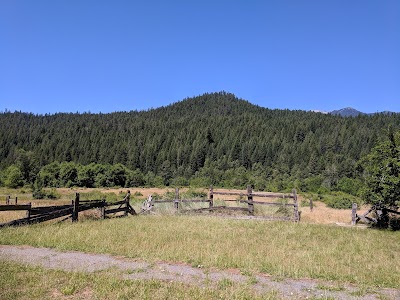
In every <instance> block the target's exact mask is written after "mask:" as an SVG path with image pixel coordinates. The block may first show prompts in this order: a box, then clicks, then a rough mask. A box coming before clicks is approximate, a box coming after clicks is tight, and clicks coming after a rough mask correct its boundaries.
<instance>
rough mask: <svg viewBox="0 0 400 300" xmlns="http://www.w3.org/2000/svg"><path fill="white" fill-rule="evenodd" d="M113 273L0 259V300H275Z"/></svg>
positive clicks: (235, 288)
mask: <svg viewBox="0 0 400 300" xmlns="http://www.w3.org/2000/svg"><path fill="white" fill-rule="evenodd" d="M122 275H123V274H122V273H119V272H117V271H115V270H109V271H107V272H105V271H103V272H97V273H92V274H85V273H76V272H64V271H58V270H45V269H42V268H39V267H29V266H25V265H22V264H17V263H10V262H5V261H1V260H0V286H1V289H0V299H4V300H6V299H10V300H11V299H13V300H14V299H60V298H61V299H64V298H65V299H276V298H277V296H276V293H275V292H271V293H269V294H264V295H257V294H255V293H254V292H251V291H250V289H249V287H248V286H246V285H222V284H220V285H217V286H216V287H214V288H213V287H202V288H201V287H195V286H188V285H184V284H180V283H167V282H162V281H157V280H147V281H145V280H137V281H132V280H124V279H122Z"/></svg>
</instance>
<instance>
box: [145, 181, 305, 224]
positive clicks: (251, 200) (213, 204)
mask: <svg viewBox="0 0 400 300" xmlns="http://www.w3.org/2000/svg"><path fill="white" fill-rule="evenodd" d="M215 195H223V196H237V198H238V199H223V200H218V201H216V199H215V198H214V196H215ZM258 198H270V199H281V200H282V201H279V202H276V201H277V200H275V202H269V201H259V200H258ZM218 202H222V203H224V202H235V203H236V204H245V205H246V204H247V206H239V205H236V206H230V205H217V203H218ZM161 203H173V204H174V208H175V211H176V212H178V213H179V212H180V213H185V212H204V211H207V212H212V211H222V212H223V211H240V212H243V213H245V214H247V215H248V216H250V217H252V216H254V217H255V214H254V211H255V209H254V207H255V206H258V205H260V206H265V205H268V206H276V207H285V208H289V209H290V208H291V209H292V210H293V211H292V212H291V213H290V215H289V216H287V215H286V216H272V215H264V216H257V218H262V219H270V220H272V219H274V220H287V221H290V220H292V221H295V222H299V221H300V212H299V205H298V199H297V193H296V190H295V189H293V191H292V193H290V194H280V193H268V194H267V193H255V192H253V189H252V187H251V186H248V187H247V190H246V191H244V192H219V191H214V188H213V187H210V190H209V193H208V198H207V199H181V198H180V194H179V189H178V188H176V189H175V198H174V199H167V200H165V199H161V200H152V199H151V197H150V198H149V200H148V201H147V202H145V203H144V206H143V208H142V212H149V211H151V210H152V208H153V207H155V206H157V205H159V204H161ZM185 203H206V204H208V206H207V207H202V208H195V209H184V208H183V204H185Z"/></svg>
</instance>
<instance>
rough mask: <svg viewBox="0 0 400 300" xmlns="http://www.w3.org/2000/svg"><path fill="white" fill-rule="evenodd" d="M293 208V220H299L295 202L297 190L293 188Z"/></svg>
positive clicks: (297, 207)
mask: <svg viewBox="0 0 400 300" xmlns="http://www.w3.org/2000/svg"><path fill="white" fill-rule="evenodd" d="M292 193H293V202H294V205H293V208H294V221H295V222H299V221H300V214H299V203H298V202H297V192H296V189H293V191H292Z"/></svg>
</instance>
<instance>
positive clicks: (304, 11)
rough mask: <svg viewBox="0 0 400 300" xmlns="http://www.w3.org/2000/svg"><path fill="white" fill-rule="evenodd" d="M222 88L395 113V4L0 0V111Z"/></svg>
mask: <svg viewBox="0 0 400 300" xmlns="http://www.w3.org/2000/svg"><path fill="white" fill-rule="evenodd" d="M221 90H225V91H228V92H232V93H234V94H236V95H237V96H238V97H241V98H243V99H246V100H249V101H250V102H252V103H255V104H258V105H260V106H264V107H269V108H289V109H303V110H312V109H319V110H326V111H329V110H333V109H339V108H343V107H347V106H352V107H354V108H356V109H359V110H362V111H365V112H376V111H383V110H390V111H397V112H400V1H398V0H382V1H378V0H350V1H349V0H343V1H342V0H334V1H330V0H324V1H321V0H317V1H301V0H294V1H285V0H277V1H267V0H265V1H256V0H253V1H235V0H230V1H228V0H214V1H208V0H203V1H188V0H186V1H184V0H181V1H175V0H169V1H152V0H148V1H134V0H130V1H123V0H115V1H102V0H95V1H91V0H57V1H54V0H48V1H41V0H35V1H31V0H26V1H22V0H1V1H0V111H4V110H5V109H8V110H11V111H14V110H22V111H27V112H34V113H54V112H76V111H79V112H84V111H91V112H100V111H101V112H112V111H129V110H136V109H137V110H142V109H148V108H151V107H154V108H155V107H159V106H162V105H168V104H170V103H173V102H176V101H179V100H182V99H184V98H186V97H190V96H194V95H199V94H203V93H205V92H214V91H221Z"/></svg>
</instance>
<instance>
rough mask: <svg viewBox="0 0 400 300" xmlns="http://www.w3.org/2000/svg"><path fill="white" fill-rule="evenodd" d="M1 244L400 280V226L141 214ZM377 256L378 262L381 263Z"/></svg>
mask: <svg viewBox="0 0 400 300" xmlns="http://www.w3.org/2000/svg"><path fill="white" fill-rule="evenodd" d="M0 244H14V245H32V246H37V247H50V248H56V249H60V250H78V251H83V252H97V253H109V254H113V255H122V256H126V257H130V258H137V259H141V260H145V261H148V262H155V261H171V262H184V263H187V264H189V265H191V264H193V263H195V264H196V265H201V266H204V267H205V268H213V267H214V268H219V269H227V268H237V269H240V270H241V271H245V272H246V271H248V272H265V273H269V274H271V275H274V276H276V277H291V278H305V277H307V278H319V279H324V280H332V281H335V282H337V283H338V282H350V283H355V284H362V285H371V286H375V287H394V288H397V287H398V283H399V282H400V232H391V231H379V230H361V229H355V228H343V227H334V226H326V225H325V226H324V225H311V224H304V223H298V224H297V223H292V222H265V221H254V220H253V221H248V220H232V219H222V218H221V219H220V218H211V217H202V216H136V217H128V218H123V219H109V220H104V221H90V220H89V221H84V222H78V223H75V224H71V223H61V224H53V225H50V224H38V225H33V226H25V227H19V228H3V229H1V230H0ZM374 262H376V263H374Z"/></svg>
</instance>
